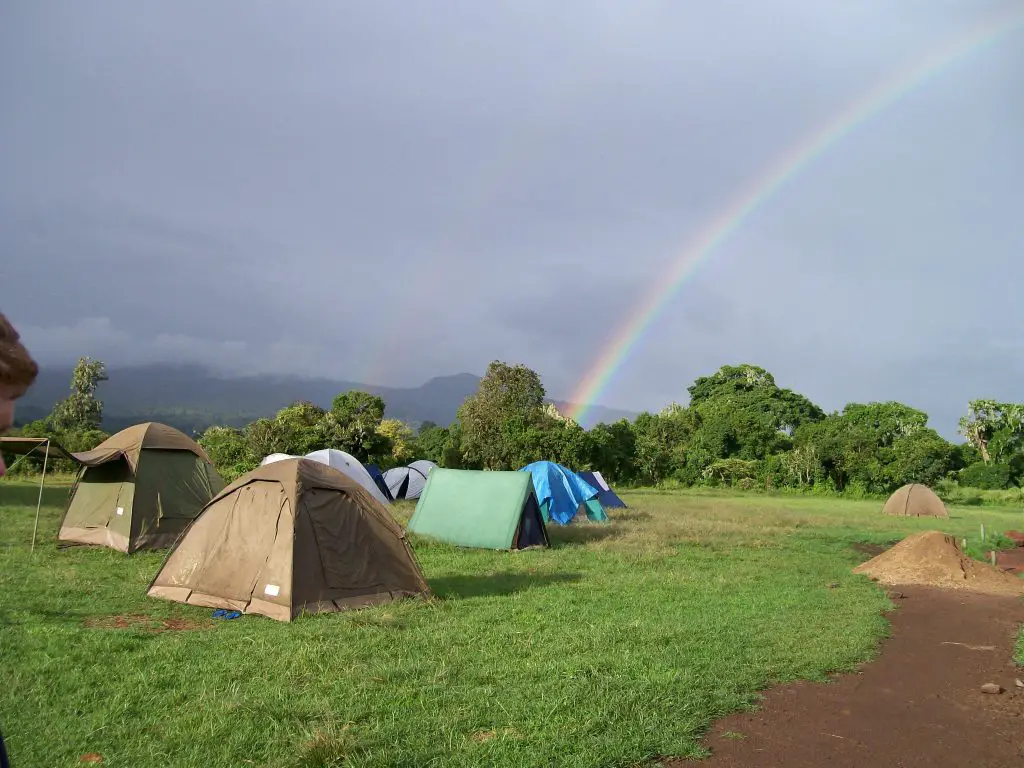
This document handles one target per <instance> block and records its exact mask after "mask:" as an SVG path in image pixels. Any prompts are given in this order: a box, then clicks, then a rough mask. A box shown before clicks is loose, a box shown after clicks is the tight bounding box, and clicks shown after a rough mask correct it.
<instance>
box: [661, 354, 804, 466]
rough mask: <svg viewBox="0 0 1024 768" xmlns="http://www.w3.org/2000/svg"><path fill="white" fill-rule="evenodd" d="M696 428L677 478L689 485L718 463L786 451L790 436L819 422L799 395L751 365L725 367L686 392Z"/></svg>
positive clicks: (752, 459)
mask: <svg viewBox="0 0 1024 768" xmlns="http://www.w3.org/2000/svg"><path fill="white" fill-rule="evenodd" d="M687 391H688V392H689V393H690V411H691V412H692V414H693V416H692V418H693V420H694V421H695V423H696V424H697V428H696V429H694V430H693V435H692V439H691V444H690V446H689V447H688V450H687V451H686V463H685V467H684V468H683V469H682V475H681V478H682V479H685V480H686V481H688V482H695V481H697V480H698V479H699V478H702V477H705V470H706V469H707V468H708V467H710V466H711V465H712V464H713V463H715V462H717V461H719V460H721V459H729V458H736V459H742V460H745V461H754V460H759V459H764V458H765V457H767V456H771V455H773V454H777V453H781V452H784V451H787V450H789V448H791V447H792V437H791V436H792V434H793V433H794V432H795V431H796V430H797V429H799V428H800V427H801V426H803V425H805V424H812V423H815V422H818V421H820V420H821V419H823V418H824V413H823V411H822V410H821V409H820V408H819V407H818V406H817V405H815V404H814V403H812V402H811V401H810V400H808V399H807V398H806V397H804V396H803V395H800V394H797V393H795V392H792V391H791V390H788V389H781V388H780V387H779V386H778V385H777V384H776V383H775V378H774V377H773V376H772V375H771V374H770V373H768V371H766V370H764V369H763V368H760V367H758V366H756V365H749V364H744V365H738V366H731V365H726V366H723V367H722V368H721V369H719V370H718V371H717V372H716V373H714V374H712V375H711V376H702V377H700V378H698V379H697V380H696V381H695V382H694V384H693V385H692V386H690V387H689V388H688V390H687Z"/></svg>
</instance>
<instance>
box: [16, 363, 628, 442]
mask: <svg viewBox="0 0 1024 768" xmlns="http://www.w3.org/2000/svg"><path fill="white" fill-rule="evenodd" d="M107 375H108V376H109V377H110V378H109V381H105V382H103V383H102V384H101V385H100V389H99V396H100V399H101V400H102V401H103V406H104V408H103V413H104V419H103V427H104V429H106V430H107V431H116V430H118V429H123V428H124V427H126V426H129V425H131V424H137V423H139V422H141V421H160V422H163V423H165V424H170V425H171V426H174V427H177V428H178V429H180V430H182V431H183V432H185V433H186V434H193V433H196V432H201V431H202V430H204V429H206V428H207V427H208V426H210V425H212V424H225V425H229V426H242V425H244V424H247V423H249V422H250V421H253V420H254V419H258V418H260V417H262V416H273V415H274V414H275V413H276V412H277V411H278V410H280V409H281V408H283V407H285V406H286V405H288V404H290V403H293V402H295V401H296V400H309V401H310V402H313V403H316V404H317V405H319V406H322V407H329V406H330V404H331V401H332V400H333V399H334V396H335V395H337V394H338V393H340V392H346V391H348V390H350V389H360V390H363V391H364V392H371V393H373V394H375V395H379V396H380V397H382V398H384V402H385V403H386V404H387V411H386V413H385V415H386V416H387V417H388V418H395V419H401V420H402V421H405V422H407V423H409V424H412V425H414V426H418V425H419V424H421V423H422V422H424V421H432V422H435V423H437V424H441V425H447V424H449V423H451V421H452V420H453V419H454V418H455V412H456V411H457V410H458V408H459V406H460V405H462V402H463V401H464V400H465V399H466V398H467V397H469V396H470V395H471V394H473V393H474V392H475V391H476V388H477V385H478V384H479V382H480V377H479V376H476V375H474V374H471V373H458V374H455V375H454V376H439V377H437V378H433V379H431V380H430V381H428V382H426V383H425V384H423V385H421V386H419V387H411V388H401V387H378V386H373V385H369V384H361V383H358V382H353V381H337V380H332V379H323V378H303V377H297V376H245V377H239V378H222V377H219V376H215V375H214V374H212V373H210V372H209V371H207V370H206V369H204V368H202V367H199V366H194V365H175V364H157V365H146V366H137V367H127V368H112V369H110V370H108V372H107ZM70 381H71V369H70V368H67V369H59V368H51V369H43V370H42V371H41V372H40V374H39V378H38V379H37V380H36V383H35V385H34V386H33V387H32V389H31V390H30V391H29V392H28V394H26V395H25V397H24V398H23V399H22V400H21V401H19V403H18V414H17V415H18V421H19V422H26V421H31V420H33V419H38V418H41V417H43V416H45V415H46V414H48V413H49V412H50V410H51V409H52V407H53V404H54V403H56V402H57V401H58V400H60V399H62V398H64V397H66V396H67V393H68V384H69V382H70ZM554 402H555V405H556V406H557V407H558V408H559V410H561V411H563V412H565V411H566V410H568V409H569V408H571V406H570V405H569V404H568V403H564V402H558V401H554ZM635 416H636V414H635V413H632V412H630V411H623V410H618V409H615V408H605V407H603V406H594V407H593V408H591V409H590V411H589V413H588V415H587V418H586V419H585V423H584V424H583V426H584V427H588V428H589V427H590V426H593V425H594V424H596V423H598V422H601V421H604V422H611V421H617V420H618V419H621V418H628V419H632V418H634V417H635Z"/></svg>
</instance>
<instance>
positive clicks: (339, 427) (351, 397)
mask: <svg viewBox="0 0 1024 768" xmlns="http://www.w3.org/2000/svg"><path fill="white" fill-rule="evenodd" d="M384 407H385V406H384V400H383V399H382V398H380V397H378V396H377V395H371V394H369V393H368V392H361V391H359V390H351V391H350V392H343V393H341V394H339V395H338V396H337V397H335V398H334V402H333V403H332V404H331V410H330V411H329V412H328V413H327V414H326V416H325V419H324V425H325V433H326V437H327V441H328V447H331V448H339V449H341V450H343V451H348V452H349V453H351V454H352V455H353V456H355V457H356V458H357V459H359V460H360V461H361V462H363V463H367V462H371V461H377V462H380V461H383V460H385V459H386V458H387V457H388V456H389V455H390V454H391V441H390V440H389V439H388V438H387V436H385V435H382V434H381V433H380V432H379V431H378V429H379V427H380V424H381V422H382V421H383V420H384Z"/></svg>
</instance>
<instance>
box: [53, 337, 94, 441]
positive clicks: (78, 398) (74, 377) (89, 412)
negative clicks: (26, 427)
mask: <svg viewBox="0 0 1024 768" xmlns="http://www.w3.org/2000/svg"><path fill="white" fill-rule="evenodd" d="M102 381H107V369H106V366H105V365H104V364H103V363H102V362H101V361H99V360H93V359H92V358H91V357H83V358H81V359H79V361H78V363H77V364H76V365H75V369H74V371H73V372H72V374H71V394H69V395H68V396H67V397H66V398H64V399H63V400H61V401H60V402H59V403H57V404H56V405H55V406H54V407H53V412H52V413H51V414H50V418H49V422H50V428H51V429H52V430H53V431H54V432H56V433H57V434H59V435H64V436H66V435H69V434H70V433H73V432H88V431H90V430H98V429H99V428H100V423H101V422H102V421H103V403H102V402H101V401H100V400H99V399H98V398H97V397H96V389H97V387H98V386H99V384H100V382H102Z"/></svg>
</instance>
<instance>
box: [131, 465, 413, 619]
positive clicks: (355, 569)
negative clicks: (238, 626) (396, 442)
mask: <svg viewBox="0 0 1024 768" xmlns="http://www.w3.org/2000/svg"><path fill="white" fill-rule="evenodd" d="M148 594H149V596H150V597H159V598H163V599H165V600H175V601H177V602H180V603H188V604H189V605H202V606H206V607H207V608H227V609H230V610H236V611H243V612H244V613H259V614H262V615H264V616H269V617H270V618H272V619H277V620H278V621H291V620H292V619H294V618H295V617H296V616H298V615H299V614H300V613H325V612H327V613H330V612H334V611H339V610H343V609H346V608H358V607H361V606H364V605H374V604H377V603H385V602H390V601H391V600H395V599H397V598H400V597H406V596H413V595H426V594H429V588H428V587H427V583H426V581H424V579H423V574H422V573H420V569H419V566H417V565H416V560H415V559H414V558H413V554H412V550H411V549H410V548H409V544H408V542H407V541H406V540H405V533H404V532H403V531H402V529H401V527H400V526H399V525H398V524H397V523H396V522H395V521H394V520H392V519H391V516H390V515H389V514H388V511H387V510H386V509H385V508H384V507H383V506H381V505H380V504H379V503H378V502H377V501H376V500H375V499H374V498H373V497H372V496H371V495H370V494H369V493H367V491H366V490H365V489H364V488H363V487H362V486H361V485H359V484H358V483H357V482H355V481H354V480H352V479H351V478H349V477H348V476H347V475H345V474H343V473H342V472H339V471H338V470H336V469H333V468H331V467H328V466H325V465H323V464H320V463H319V462H316V461H313V460H311V459H305V458H295V459H283V460H281V461H276V462H273V463H271V464H265V465H263V466H261V467H257V468H256V469H254V470H253V471H252V472H250V473H249V474H247V475H243V476H242V477H240V478H238V479H237V480H236V481H235V482H233V483H232V484H231V485H229V486H228V487H227V488H225V489H224V490H223V491H221V493H220V494H218V495H217V497H216V498H215V499H213V501H211V502H210V503H209V504H208V505H207V506H206V508H205V509H204V510H203V511H202V513H201V514H200V515H199V517H197V518H196V520H195V522H194V523H193V524H192V525H191V526H189V528H188V530H187V531H185V534H184V535H183V536H182V537H181V539H180V540H179V541H178V543H177V544H175V545H174V549H173V550H171V554H170V555H169V556H168V557H167V560H166V562H165V563H164V565H163V567H162V568H161V569H160V572H159V573H157V575H156V578H155V579H153V583H152V584H150V587H149V592H148Z"/></svg>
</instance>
